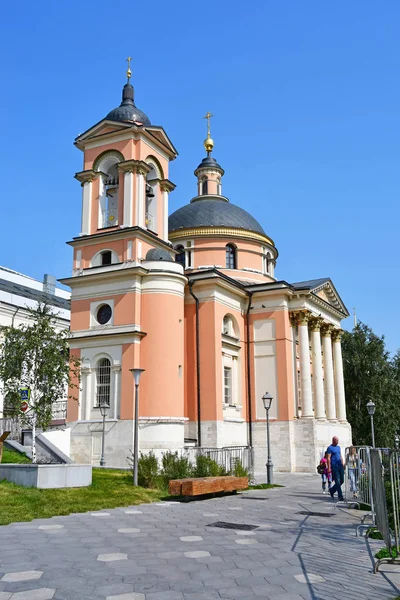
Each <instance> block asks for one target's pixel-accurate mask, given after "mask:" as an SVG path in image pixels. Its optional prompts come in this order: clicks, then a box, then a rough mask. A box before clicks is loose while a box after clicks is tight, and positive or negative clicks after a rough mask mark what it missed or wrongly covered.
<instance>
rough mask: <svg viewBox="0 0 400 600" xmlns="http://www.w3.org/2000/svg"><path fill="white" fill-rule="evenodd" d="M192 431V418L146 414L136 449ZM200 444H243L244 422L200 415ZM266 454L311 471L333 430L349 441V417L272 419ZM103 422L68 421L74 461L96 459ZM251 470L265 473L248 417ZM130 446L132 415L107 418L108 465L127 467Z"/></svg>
mask: <svg viewBox="0 0 400 600" xmlns="http://www.w3.org/2000/svg"><path fill="white" fill-rule="evenodd" d="M189 431H190V433H191V437H193V438H196V437H197V436H196V435H194V433H195V432H197V430H196V423H194V422H187V421H186V420H185V419H176V420H163V419H157V420H146V419H140V422H139V449H140V451H142V452H149V451H150V450H153V451H154V452H155V454H156V455H157V456H158V457H160V456H161V455H162V453H163V452H165V451H166V450H171V451H175V450H177V451H179V452H180V451H181V450H182V449H183V448H184V446H185V444H184V437H185V436H187V433H188V432H189ZM201 433H202V446H203V447H205V448H206V447H211V448H223V447H224V446H247V424H246V423H243V422H225V421H203V422H202V424H201ZM270 433H271V455H272V462H273V465H274V470H275V471H288V472H293V471H297V472H305V473H314V472H315V470H316V466H317V464H318V463H319V461H320V459H321V457H322V456H323V454H324V452H325V450H326V448H327V447H328V446H329V444H330V443H331V440H332V437H333V436H334V435H336V436H338V438H339V445H340V446H341V448H342V449H343V451H344V449H345V447H346V446H349V445H351V427H350V425H349V424H348V423H334V422H329V421H316V420H314V419H298V420H294V421H271V422H270ZM101 434H102V423H101V422H93V421H81V422H76V423H73V424H71V458H72V459H73V460H74V461H75V462H79V463H86V464H92V465H98V464H99V461H100V454H101ZM253 447H254V472H255V476H256V478H257V479H261V480H264V479H265V473H266V468H265V463H266V461H267V435H266V423H265V422H256V423H253ZM132 448H133V421H107V422H106V436H105V459H106V464H107V466H113V467H127V466H128V457H129V456H130V451H131V449H132Z"/></svg>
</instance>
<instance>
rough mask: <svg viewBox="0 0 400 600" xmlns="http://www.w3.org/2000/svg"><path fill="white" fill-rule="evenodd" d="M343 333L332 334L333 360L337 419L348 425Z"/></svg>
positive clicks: (335, 332)
mask: <svg viewBox="0 0 400 600" xmlns="http://www.w3.org/2000/svg"><path fill="white" fill-rule="evenodd" d="M341 333H342V332H341V331H334V332H333V334H332V340H333V360H334V364H335V392H336V406H337V418H338V419H339V421H340V422H341V423H346V422H347V418H346V397H345V391H344V377H343V358H342V345H341V342H340V336H341Z"/></svg>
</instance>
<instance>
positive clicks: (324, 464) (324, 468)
mask: <svg viewBox="0 0 400 600" xmlns="http://www.w3.org/2000/svg"><path fill="white" fill-rule="evenodd" d="M317 471H318V473H319V474H320V475H321V480H322V493H323V494H326V484H327V483H328V490H329V488H330V487H331V485H332V473H329V472H328V453H327V452H325V455H324V456H323V458H321V460H320V462H319V465H318V469H317Z"/></svg>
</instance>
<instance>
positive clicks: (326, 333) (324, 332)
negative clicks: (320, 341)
mask: <svg viewBox="0 0 400 600" xmlns="http://www.w3.org/2000/svg"><path fill="white" fill-rule="evenodd" d="M333 331H335V326H334V325H331V323H324V325H322V327H321V336H322V337H331V335H332V332H333Z"/></svg>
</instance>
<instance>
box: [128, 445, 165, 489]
mask: <svg viewBox="0 0 400 600" xmlns="http://www.w3.org/2000/svg"><path fill="white" fill-rule="evenodd" d="M128 462H129V464H130V466H131V469H132V471H133V467H134V458H133V453H132V452H131V456H130V457H129V458H128ZM158 480H159V467H158V460H157V457H156V455H155V454H154V452H149V454H143V452H141V453H140V456H139V461H138V484H139V485H140V486H141V487H144V488H156V487H158V483H159V481H158Z"/></svg>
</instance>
